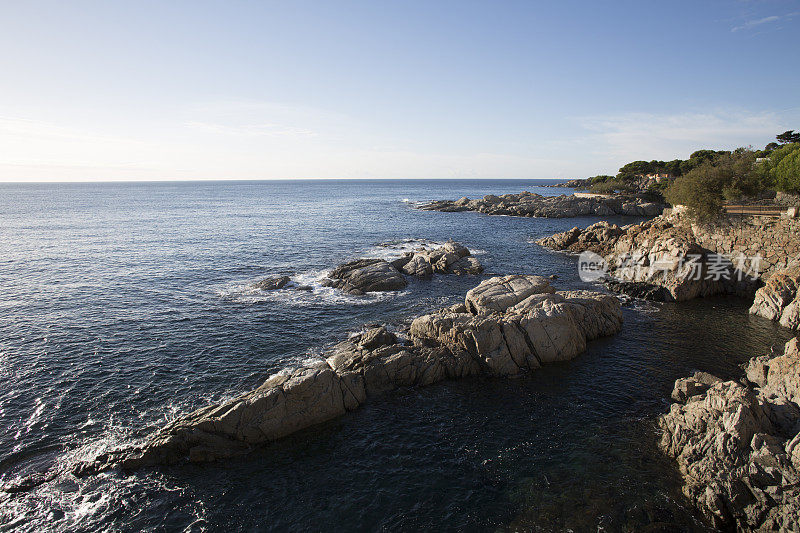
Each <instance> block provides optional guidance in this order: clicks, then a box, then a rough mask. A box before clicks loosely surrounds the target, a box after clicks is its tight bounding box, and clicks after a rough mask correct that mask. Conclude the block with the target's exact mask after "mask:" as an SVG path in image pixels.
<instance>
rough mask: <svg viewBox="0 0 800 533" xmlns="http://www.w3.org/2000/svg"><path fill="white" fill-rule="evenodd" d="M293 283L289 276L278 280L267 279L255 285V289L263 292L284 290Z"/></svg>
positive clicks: (280, 277)
mask: <svg viewBox="0 0 800 533" xmlns="http://www.w3.org/2000/svg"><path fill="white" fill-rule="evenodd" d="M291 282H292V278H290V277H289V276H279V277H276V278H267V279H264V280H261V281H259V282H258V283H256V284H255V287H256V288H257V289H261V290H262V291H275V290H278V289H283V288H284V287H286V286H287V285H288V284H289V283H291Z"/></svg>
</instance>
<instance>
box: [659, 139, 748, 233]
mask: <svg viewBox="0 0 800 533" xmlns="http://www.w3.org/2000/svg"><path fill="white" fill-rule="evenodd" d="M696 153H697V152H695V154H696ZM695 154H692V155H695ZM701 157H703V158H705V157H704V156H701ZM695 159H699V158H695ZM754 161H755V152H753V151H752V150H748V149H742V150H737V151H736V152H735V153H730V152H726V153H723V154H721V155H720V154H714V157H713V158H707V159H705V160H704V161H703V162H701V163H700V164H699V165H698V166H696V167H695V168H693V169H692V170H690V171H689V172H687V173H686V174H685V175H683V176H681V177H679V178H677V179H676V180H675V181H674V182H673V183H672V184H671V185H670V186H669V187H668V188H667V190H666V191H665V194H664V196H665V197H666V199H667V201H668V202H670V203H671V204H673V205H678V204H679V205H685V206H687V207H688V208H689V212H690V214H691V215H692V216H694V217H695V218H699V219H709V218H713V217H714V216H716V215H718V214H719V213H720V212H721V211H722V206H723V205H725V203H726V202H730V201H732V200H736V199H738V198H739V197H741V196H745V195H752V194H757V193H758V192H760V191H761V190H762V189H763V180H762V175H761V174H760V173H758V172H755V171H754V165H753V163H754ZM756 166H757V165H756Z"/></svg>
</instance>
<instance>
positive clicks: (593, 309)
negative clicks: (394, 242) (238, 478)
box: [74, 276, 622, 475]
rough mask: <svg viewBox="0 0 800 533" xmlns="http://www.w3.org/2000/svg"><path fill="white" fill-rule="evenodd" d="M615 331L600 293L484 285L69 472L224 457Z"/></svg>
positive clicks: (511, 368) (615, 317)
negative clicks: (400, 328) (405, 391)
mask: <svg viewBox="0 0 800 533" xmlns="http://www.w3.org/2000/svg"><path fill="white" fill-rule="evenodd" d="M621 324H622V314H621V308H620V304H619V301H618V300H617V299H616V298H614V297H611V296H609V295H606V294H601V293H596V292H587V291H570V292H558V291H555V289H554V288H553V287H551V286H550V284H549V283H548V282H547V280H545V279H544V278H541V277H538V276H506V277H501V278H492V279H489V280H486V281H484V282H483V283H481V284H480V285H479V286H478V287H476V288H474V289H473V290H471V291H469V293H468V294H467V297H466V299H465V302H464V303H463V304H458V305H456V306H453V307H451V308H447V309H445V310H441V311H439V312H436V313H433V314H430V315H426V316H422V317H419V318H417V319H415V320H414V321H413V322H412V324H411V326H410V329H409V330H408V335H407V337H406V338H402V339H401V338H398V337H397V336H396V335H395V334H393V333H391V332H389V331H387V330H386V329H385V328H384V327H375V328H372V329H370V330H368V331H366V332H363V333H360V334H358V335H354V336H352V337H351V338H349V339H348V340H346V341H344V342H341V343H339V344H338V345H336V346H335V347H334V348H333V349H332V350H330V351H329V352H328V353H327V354H326V356H325V358H324V360H319V361H317V362H315V363H313V364H309V365H306V366H303V367H301V368H296V369H292V370H287V371H284V372H280V373H278V374H276V375H273V376H271V377H270V378H269V379H267V380H266V381H265V382H264V383H263V384H262V385H261V386H259V387H258V388H256V389H255V390H252V391H250V392H247V393H245V394H242V395H240V396H238V397H236V398H234V399H232V400H229V401H226V402H223V403H221V404H215V405H210V406H208V407H204V408H202V409H199V410H197V411H195V412H193V413H190V414H188V415H186V416H183V417H181V418H178V419H176V420H174V421H172V422H170V423H169V424H167V425H165V426H164V427H162V428H161V429H159V430H158V431H156V432H155V433H154V434H153V435H151V436H150V437H149V438H147V439H146V441H145V442H144V443H143V444H141V445H139V446H135V447H129V448H125V449H119V450H114V451H111V452H108V453H105V454H103V455H101V456H100V457H97V458H96V459H95V460H94V461H92V462H89V463H83V464H81V465H79V466H77V467H76V468H75V470H74V473H75V474H76V475H87V474H93V473H97V472H100V471H103V470H106V469H109V468H112V467H120V468H122V469H135V468H138V467H141V466H148V465H158V464H169V463H174V462H177V461H183V460H188V461H192V462H203V461H212V460H215V459H219V458H225V457H229V456H231V455H234V454H238V453H242V452H244V451H247V450H248V449H250V448H251V447H252V446H254V445H257V444H259V443H263V442H268V441H272V440H275V439H278V438H281V437H283V436H285V435H288V434H290V433H293V432H295V431H298V430H300V429H303V428H306V427H309V426H312V425H314V424H318V423H321V422H324V421H326V420H330V419H332V418H335V417H337V416H339V415H341V414H343V413H345V412H347V411H350V410H353V409H356V408H357V407H358V406H359V405H361V404H362V403H363V402H364V401H365V400H366V398H367V397H368V396H370V395H372V394H377V393H380V392H384V391H387V390H391V389H395V388H397V387H404V386H418V385H428V384H430V383H435V382H437V381H441V380H444V379H455V378H461V377H464V376H470V375H478V374H487V375H492V376H508V375H516V374H519V373H521V372H525V371H528V370H531V369H535V368H538V367H539V366H540V365H542V364H547V363H549V362H552V361H560V360H565V359H570V358H572V357H575V356H576V355H577V354H578V353H580V352H581V351H583V350H584V349H585V347H586V342H587V341H588V340H591V339H594V338H596V337H598V336H601V335H611V334H614V333H616V332H617V331H619V329H620V328H621Z"/></svg>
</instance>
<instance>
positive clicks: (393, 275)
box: [253, 241, 483, 295]
mask: <svg viewBox="0 0 800 533" xmlns="http://www.w3.org/2000/svg"><path fill="white" fill-rule="evenodd" d="M481 272H483V266H482V265H481V263H480V261H478V260H477V259H475V258H474V257H472V256H471V254H470V251H469V250H468V249H467V248H466V247H464V246H461V245H460V244H458V243H456V242H452V241H451V242H447V243H445V244H443V245H440V246H435V247H430V246H420V247H418V248H417V249H416V250H414V251H413V252H406V253H404V254H403V255H402V256H401V257H399V258H397V259H394V260H392V261H387V260H385V259H378V258H365V259H356V260H355V261H350V262H348V263H344V264H343V265H339V266H338V267H336V268H335V269H333V270H332V271H331V272H329V273H328V274H327V275H326V277H325V278H323V279H322V280H321V282H320V283H321V285H322V286H324V287H333V288H336V289H340V290H342V291H344V292H346V293H348V294H352V295H363V294H366V293H368V292H384V291H399V290H402V289H404V288H405V287H406V286H407V285H408V281H407V280H406V278H405V277H404V274H405V275H407V276H413V277H417V278H426V277H430V276H432V275H433V274H454V275H464V274H480V273H481ZM253 286H254V287H255V288H257V289H260V290H262V291H274V290H280V289H293V290H312V287H310V286H308V285H298V284H297V283H295V282H294V281H292V278H290V277H289V276H278V277H272V278H267V279H264V280H261V281H259V282H258V283H255V284H254V285H253Z"/></svg>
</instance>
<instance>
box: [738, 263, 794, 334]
mask: <svg viewBox="0 0 800 533" xmlns="http://www.w3.org/2000/svg"><path fill="white" fill-rule="evenodd" d="M750 312H751V313H752V314H754V315H759V316H763V317H764V318H768V319H770V320H776V321H778V322H780V324H781V325H782V326H785V327H787V328H791V329H800V256H798V257H797V258H796V259H794V260H793V261H790V263H789V265H788V266H787V267H786V268H784V269H781V270H779V271H777V272H776V273H775V274H773V275H772V276H770V278H769V279H768V280H767V282H766V284H765V285H764V286H763V287H761V288H760V289H758V291H757V292H756V296H755V299H754V300H753V306H752V307H751V308H750Z"/></svg>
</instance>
